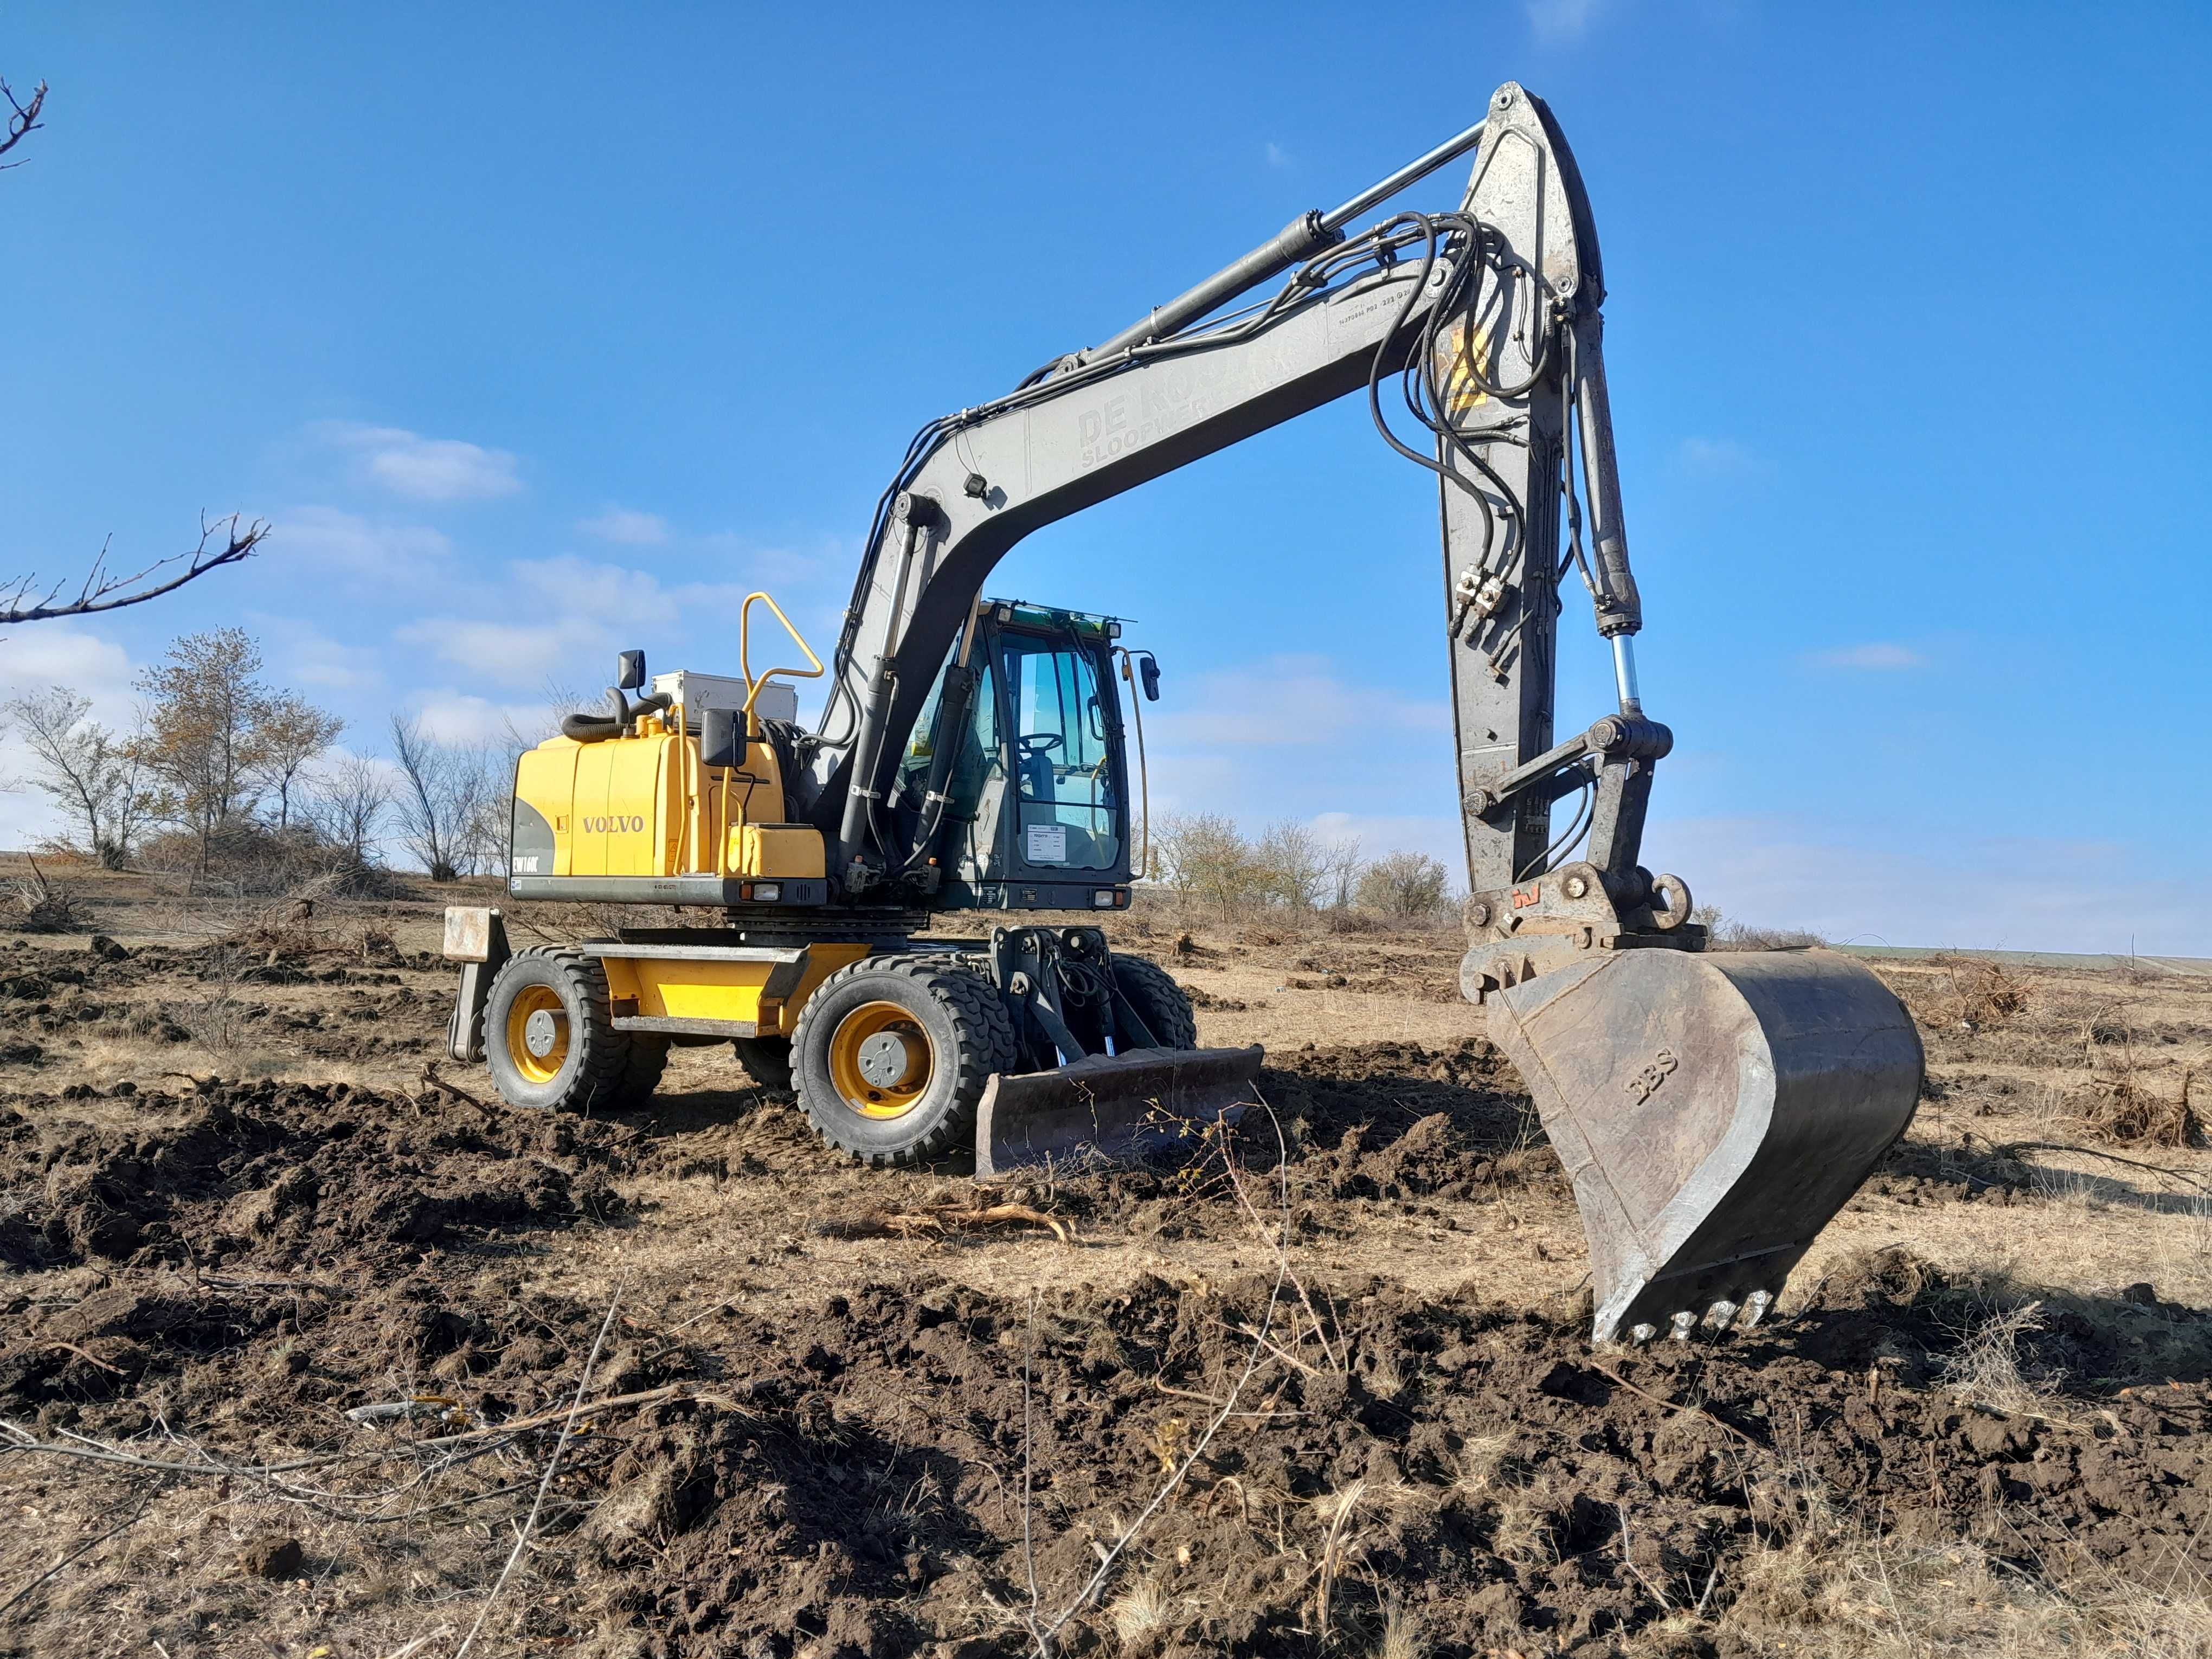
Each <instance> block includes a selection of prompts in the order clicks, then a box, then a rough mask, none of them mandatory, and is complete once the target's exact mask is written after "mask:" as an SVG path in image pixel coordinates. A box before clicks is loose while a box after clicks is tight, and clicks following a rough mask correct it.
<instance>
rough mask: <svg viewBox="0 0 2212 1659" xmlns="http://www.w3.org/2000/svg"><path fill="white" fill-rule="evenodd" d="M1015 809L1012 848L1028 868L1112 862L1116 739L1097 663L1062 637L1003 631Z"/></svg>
mask: <svg viewBox="0 0 2212 1659" xmlns="http://www.w3.org/2000/svg"><path fill="white" fill-rule="evenodd" d="M1000 673H1001V675H1002V677H1003V681H1004V684H1005V685H1006V698H1007V703H1008V714H1009V715H1010V717H1011V729H1010V730H1009V731H1008V732H1007V737H1008V738H1009V740H1010V743H1011V746H1012V750H1013V770H1014V778H1015V781H1016V796H1017V802H1018V811H1019V817H1018V823H1017V828H1016V830H1015V836H1016V847H1017V851H1018V854H1019V856H1020V858H1021V860H1022V861H1023V862H1024V863H1025V864H1027V865H1029V866H1031V867H1033V868H1049V867H1054V866H1057V867H1062V868H1066V869H1072V870H1108V869H1111V868H1112V867H1113V866H1114V865H1115V860H1117V859H1118V858H1119V857H1120V855H1121V842H1120V839H1119V837H1118V836H1116V835H1115V798H1114V770H1113V758H1112V757H1113V744H1112V743H1111V741H1110V740H1109V736H1108V733H1107V730H1106V713H1105V707H1104V704H1103V702H1101V701H1100V699H1099V695H1098V677H1097V665H1096V664H1095V662H1094V660H1093V659H1092V658H1091V654H1090V653H1088V652H1085V651H1084V650H1082V649H1080V648H1079V647H1076V646H1075V645H1073V643H1072V642H1070V641H1067V640H1066V639H1065V638H1064V637H1063V638H1061V639H1058V640H1054V639H1050V638H1047V637H1044V636H1042V635H1021V634H1007V635H1001V650H1000Z"/></svg>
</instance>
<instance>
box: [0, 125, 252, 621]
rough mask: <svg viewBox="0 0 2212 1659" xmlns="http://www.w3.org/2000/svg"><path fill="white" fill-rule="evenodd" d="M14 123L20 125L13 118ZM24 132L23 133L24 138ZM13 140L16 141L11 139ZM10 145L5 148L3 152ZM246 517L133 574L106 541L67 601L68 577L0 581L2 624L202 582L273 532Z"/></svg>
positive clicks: (206, 525) (131, 600)
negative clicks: (116, 570)
mask: <svg viewBox="0 0 2212 1659" xmlns="http://www.w3.org/2000/svg"><path fill="white" fill-rule="evenodd" d="M9 125H10V126H11V127H12V126H13V125H14V122H13V119H12V118H11V120H10V122H9ZM21 136H22V135H21V133H17V134H16V135H15V137H17V138H20V137H21ZM9 142H10V143H13V142H14V140H10V141H9ZM4 153H5V147H4V146H0V154H4ZM242 516H243V515H241V514H240V513H232V514H231V515H230V517H229V518H228V519H227V520H217V521H216V522H215V523H210V522H209V521H208V520H205V519H202V520H200V541H199V545H198V546H197V547H196V548H194V549H193V550H191V552H189V553H178V554H173V555H172V556H170V557H168V558H166V559H156V560H155V562H153V563H151V564H149V565H147V566H146V567H144V568H143V569H140V570H136V571H133V572H132V573H131V574H129V575H127V576H117V575H112V574H109V572H108V569H107V547H106V545H105V544H103V545H102V546H101V548H100V556H99V557H97V558H95V559H94V561H93V562H92V568H91V569H90V570H89V571H88V572H87V573H86V574H85V578H84V580H83V581H82V583H81V584H79V586H78V587H77V593H76V598H75V599H68V600H63V601H62V602H61V603H59V604H57V603H56V601H57V600H60V599H61V595H62V590H63V589H64V588H65V587H67V586H69V583H68V581H67V580H66V579H64V580H62V581H58V582H56V583H55V584H53V586H51V587H49V588H47V589H46V590H45V591H44V592H43V593H42V592H40V586H39V579H38V575H37V573H36V572H33V573H32V574H28V575H24V576H19V577H16V578H15V580H12V581H8V582H4V583H0V625H5V624H8V623H28V622H45V621H47V620H49V619H51V618H52V617H89V616H94V615H97V614H98V613H99V612H100V611H119V610H121V609H122V608H123V607H124V606H125V605H143V604H145V603H146V601H147V600H149V599H160V598H161V596H162V595H163V594H164V593H173V592H176V591H177V590H178V589H179V588H180V587H182V586H184V585H185V583H186V582H189V581H196V580H198V579H199V578H200V577H202V576H204V575H206V574H208V572H210V570H220V569H221V568H222V567H223V566H225V565H227V564H236V563H237V562H239V561H240V560H241V559H247V558H251V557H252V556H253V551H254V550H255V549H256V548H258V547H259V546H260V545H261V544H262V542H263V541H264V540H265V539H266V538H267V537H268V535H269V525H268V523H267V522H266V521H265V520H260V519H256V520H253V522H252V523H251V524H249V525H246V526H245V527H244V528H243V529H241V528H240V520H241V518H242ZM180 563H181V564H182V565H184V567H185V568H183V569H182V570H179V571H177V572H176V573H175V574H172V575H169V576H167V577H163V578H161V580H155V578H156V577H158V576H161V572H163V571H165V570H167V569H169V568H170V567H172V566H173V565H177V564H180Z"/></svg>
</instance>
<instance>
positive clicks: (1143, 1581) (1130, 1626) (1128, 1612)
mask: <svg viewBox="0 0 2212 1659" xmlns="http://www.w3.org/2000/svg"><path fill="white" fill-rule="evenodd" d="M1168 1611H1169V1602H1168V1595H1167V1591H1166V1590H1165V1589H1163V1588H1162V1587H1161V1583H1160V1580H1159V1577H1158V1574H1155V1573H1149V1572H1148V1573H1143V1574H1140V1575H1139V1576H1138V1577H1136V1578H1135V1579H1133V1580H1132V1581H1131V1583H1130V1584H1129V1587H1128V1588H1127V1589H1125V1590H1123V1591H1122V1592H1121V1595H1117V1596H1115V1598H1114V1600H1113V1601H1110V1602H1109V1603H1108V1604H1107V1607H1106V1616H1107V1618H1108V1620H1109V1621H1110V1622H1111V1623H1112V1624H1113V1626H1114V1634H1115V1635H1116V1636H1118V1637H1119V1638H1121V1645H1122V1647H1123V1648H1125V1649H1128V1648H1141V1647H1145V1646H1147V1645H1149V1644H1151V1642H1152V1639H1153V1638H1155V1637H1156V1636H1158V1633H1159V1632H1161V1631H1162V1630H1163V1629H1164V1628H1165V1626H1166V1625H1167V1622H1168Z"/></svg>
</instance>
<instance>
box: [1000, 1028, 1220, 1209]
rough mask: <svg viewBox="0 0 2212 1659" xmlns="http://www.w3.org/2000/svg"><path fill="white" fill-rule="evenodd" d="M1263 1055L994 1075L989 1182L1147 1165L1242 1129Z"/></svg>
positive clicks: (1147, 1058)
mask: <svg viewBox="0 0 2212 1659" xmlns="http://www.w3.org/2000/svg"><path fill="white" fill-rule="evenodd" d="M1262 1058H1263V1051H1262V1050H1261V1048H1259V1047H1258V1045H1256V1044H1255V1045H1254V1046H1253V1047H1251V1048H1133V1049H1131V1050H1130V1051H1129V1052H1128V1053H1127V1054H1092V1055H1090V1056H1089V1057H1087V1058H1085V1059H1083V1060H1077V1061H1075V1062H1074V1063H1073V1065H1068V1066H1060V1068H1059V1069H1057V1070H1056V1071H1050V1072H1021V1073H1006V1072H998V1073H993V1074H992V1077H991V1080H990V1081H989V1082H988V1083H987V1084H985V1085H983V1098H982V1101H981V1104H980V1105H979V1106H978V1107H977V1109H976V1112H975V1175H976V1177H977V1179H979V1180H981V1179H982V1178H983V1177H985V1176H994V1175H1000V1174H1003V1173H1005V1172H1006V1171H1007V1170H1018V1169H1021V1168H1023V1167H1024V1166H1026V1165H1030V1164H1082V1163H1083V1162H1085V1160H1086V1159H1091V1158H1107V1159H1113V1160H1117V1161H1118V1160H1121V1159H1127V1158H1146V1157H1150V1156H1152V1155H1153V1154H1155V1153H1158V1152H1164V1151H1165V1150H1167V1149H1168V1148H1170V1147H1171V1146H1175V1145H1176V1143H1178V1142H1182V1141H1188V1140H1191V1139H1195V1138H1196V1137H1197V1136H1199V1135H1200V1134H1202V1133H1204V1132H1205V1131H1206V1129H1207V1128H1208V1127H1211V1126H1212V1125H1213V1124H1216V1123H1224V1122H1225V1123H1230V1124H1234V1123H1235V1122H1236V1121H1237V1119H1238V1118H1240V1117H1242V1116H1243V1113H1244V1108H1245V1106H1246V1105H1247V1104H1248V1103H1249V1102H1250V1101H1251V1099H1252V1089H1253V1085H1254V1084H1255V1082H1256V1081H1257V1080H1258V1078H1259V1075H1260V1061H1261V1059H1262Z"/></svg>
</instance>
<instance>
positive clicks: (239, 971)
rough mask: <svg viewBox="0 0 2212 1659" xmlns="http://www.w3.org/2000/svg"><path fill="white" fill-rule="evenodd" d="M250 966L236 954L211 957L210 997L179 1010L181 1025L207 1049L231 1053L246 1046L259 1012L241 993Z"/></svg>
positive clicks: (208, 974)
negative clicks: (247, 1037)
mask: <svg viewBox="0 0 2212 1659" xmlns="http://www.w3.org/2000/svg"><path fill="white" fill-rule="evenodd" d="M248 966H249V964H248V963H246V960H245V958H243V957H240V955H238V954H237V953H236V952H235V951H217V952H216V953H215V955H214V956H213V957H211V958H210V963H209V965H208V970H207V974H206V977H205V980H204V983H205V984H206V986H207V987H208V994H207V995H206V996H204V998H202V999H201V1000H199V1001H197V1002H195V1003H191V1004H187V1005H186V1006H183V1007H181V1008H179V1010H178V1011H177V1021H178V1024H180V1025H182V1026H183V1027H184V1029H185V1030H186V1031H187V1032H188V1033H190V1034H191V1038H192V1040H193V1041H194V1042H197V1043H198V1044H199V1045H200V1046H201V1047H202V1048H206V1049H208V1050H210V1051H211V1052H212V1053H216V1054H229V1053H232V1052H234V1051H235V1050H236V1049H238V1048H241V1047H243V1046H244V1044H245V1042H246V1034H247V1027H248V1024H249V1023H250V1022H251V1021H252V1018H253V1016H254V1015H255V1013H257V1012H258V1009H257V1007H256V1006H255V1005H254V1003H253V1002H252V1000H249V999H248V998H246V997H245V996H242V995H240V991H241V989H242V988H243V987H245V985H246V973H247V971H248Z"/></svg>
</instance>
